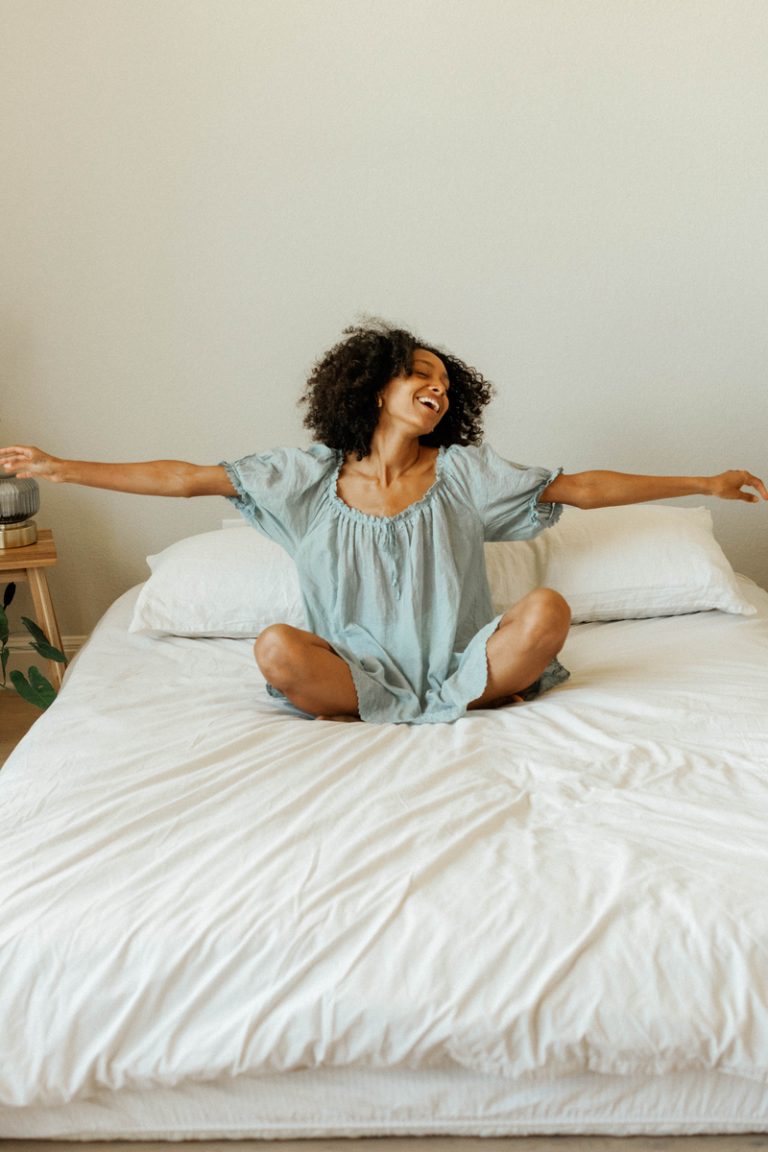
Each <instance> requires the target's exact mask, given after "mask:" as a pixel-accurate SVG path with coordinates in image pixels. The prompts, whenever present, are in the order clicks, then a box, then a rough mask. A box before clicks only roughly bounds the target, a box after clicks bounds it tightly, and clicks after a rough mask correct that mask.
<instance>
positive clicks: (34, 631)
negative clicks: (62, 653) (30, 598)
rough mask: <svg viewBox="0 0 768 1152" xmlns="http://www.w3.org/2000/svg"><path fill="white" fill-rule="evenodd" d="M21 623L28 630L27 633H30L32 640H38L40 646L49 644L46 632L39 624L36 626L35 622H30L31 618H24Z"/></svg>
mask: <svg viewBox="0 0 768 1152" xmlns="http://www.w3.org/2000/svg"><path fill="white" fill-rule="evenodd" d="M21 622H22V624H23V625H24V627H25V628H26V630H27V632H29V634H30V636H31V637H32V639H33V640H36V641H37V643H38V644H47V643H48V637H47V636H46V634H45V632H43V630H42V628H41V627H40V625H39V624H36V623H35V621H34V620H30V618H29V616H22V618H21Z"/></svg>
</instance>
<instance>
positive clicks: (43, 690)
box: [11, 664, 56, 712]
mask: <svg viewBox="0 0 768 1152" xmlns="http://www.w3.org/2000/svg"><path fill="white" fill-rule="evenodd" d="M11 683H12V684H13V686H14V688H15V689H16V691H17V692H18V694H19V696H21V697H22V699H24V700H26V701H27V702H28V703H29V704H34V706H35V707H36V708H40V709H41V711H43V712H44V711H45V709H46V708H48V707H50V705H51V704H53V702H54V700H55V699H56V689H55V688H54V687H53V685H52V684H51V683H50V681H49V680H46V678H45V676H43V674H42V672H41V671H40V669H39V668H36V667H35V665H34V664H33V665H32V667H31V668H30V669H29V679H27V678H26V677H25V676H24V674H23V673H22V672H19V670H18V669H14V671H13V672H11Z"/></svg>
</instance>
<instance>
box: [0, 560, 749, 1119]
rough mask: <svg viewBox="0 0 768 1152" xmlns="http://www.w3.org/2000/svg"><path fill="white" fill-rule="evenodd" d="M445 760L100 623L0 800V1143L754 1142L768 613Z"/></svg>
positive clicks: (621, 640) (529, 713) (568, 655)
mask: <svg viewBox="0 0 768 1152" xmlns="http://www.w3.org/2000/svg"><path fill="white" fill-rule="evenodd" d="M742 590H743V591H744V594H745V595H746V596H748V598H749V599H750V600H751V601H752V602H753V603H754V604H755V605H756V607H757V609H758V612H757V614H756V615H754V616H732V615H728V614H725V613H720V612H708V613H697V614H692V615H688V616H680V617H670V618H663V619H650V620H639V621H620V622H616V623H609V624H583V625H579V626H577V627H574V628H572V629H571V634H570V637H569V640H568V643H567V646H566V649H565V651H564V653H563V660H564V663H566V665H567V666H568V667H569V668H570V669H571V672H572V676H571V680H570V681H569V682H568V683H567V684H565V685H563V686H561V687H559V688H557V689H555V690H553V691H552V692H551V693H549V694H547V695H546V696H544V697H542V698H540V699H539V700H537V701H535V702H533V703H530V704H527V705H523V706H518V707H513V708H507V709H500V710H498V711H487V712H478V713H474V714H472V715H470V716H467V717H465V718H463V719H462V720H460V721H457V722H456V723H454V724H451V725H439V726H429V727H421V728H408V727H405V726H401V725H381V726H375V725H362V724H349V725H337V724H333V723H330V722H323V721H314V722H311V721H307V720H304V719H301V718H297V717H294V716H292V715H290V714H289V713H286V712H283V711H281V710H280V709H279V707H278V706H276V705H275V704H274V703H273V702H272V701H271V700H270V699H269V698H268V697H267V696H266V693H265V691H264V684H263V680H262V678H261V676H260V673H259V672H258V669H257V668H256V666H255V664H254V662H253V658H252V654H251V644H250V642H249V641H238V640H201V639H183V638H178V637H167V638H163V639H162V640H159V639H151V638H148V637H146V636H141V635H136V634H130V633H129V632H128V629H127V626H128V621H129V619H130V615H131V611H132V606H133V603H134V601H135V597H136V591H135V590H134V591H132V592H130V593H128V594H126V596H124V597H122V598H121V599H120V600H119V601H118V602H117V603H116V604H115V605H113V607H112V608H111V609H110V610H109V612H108V613H107V615H106V616H105V618H104V619H103V621H102V622H101V623H100V625H99V626H98V627H97V629H96V630H95V632H94V635H93V637H92V638H91V640H90V641H89V642H88V644H87V645H86V647H85V648H84V650H83V651H82V652H81V654H80V656H79V657H78V659H77V660H76V662H75V663H74V665H73V667H72V668H71V669H70V670H69V672H68V674H67V678H66V682H65V687H64V690H63V691H62V693H61V695H60V696H59V698H58V699H57V701H56V702H55V704H54V705H53V706H52V708H51V709H50V710H49V711H48V712H47V713H46V714H45V715H44V716H43V717H41V719H40V720H39V722H38V723H37V724H36V725H35V726H34V728H33V729H32V730H31V732H30V733H29V734H28V736H27V737H26V738H25V739H24V740H23V741H22V743H21V744H20V745H19V747H18V748H17V750H16V752H15V753H14V755H13V756H12V757H11V759H10V760H9V761H8V762H7V764H6V767H5V768H4V770H3V772H2V773H0V906H1V907H2V910H3V912H2V922H1V923H0V1037H2V1040H0V1045H1V1046H2V1056H3V1059H2V1063H1V1066H0V1136H4V1137H17V1138H19V1137H27V1138H32V1137H41V1138H53V1137H71V1138H81V1139H82V1138H87V1137H88V1136H91V1137H92V1138H94V1139H105V1138H110V1137H114V1138H119V1137H121V1136H122V1137H126V1138H128V1137H132V1136H134V1137H135V1136H143V1137H145V1138H158V1139H159V1138H168V1139H172V1138H179V1139H182V1138H190V1137H192V1136H204V1137H206V1138H215V1137H216V1136H230V1137H238V1138H246V1137H264V1138H272V1137H292V1136H310V1135H311V1136H334V1135H386V1134H399V1135H403V1134H406V1133H411V1134H414V1135H416V1134H438V1133H445V1134H478V1135H506V1134H509V1135H513V1134H522V1133H536V1132H563V1133H567V1132H582V1131H584V1132H589V1131H596V1132H607V1133H616V1134H628V1133H632V1132H672V1133H676V1132H679V1133H686V1132H707V1131H710V1132H713V1131H755V1130H761V1131H763V1130H768V1084H767V1083H766V1081H767V1080H768V910H767V909H766V901H765V876H766V875H768V868H767V865H768V848H766V837H765V832H764V830H765V827H766V820H767V818H768V755H767V753H768V707H766V704H767V703H768V659H767V658H766V657H767V656H768V595H766V593H764V592H762V591H761V590H760V589H757V588H756V587H754V586H753V585H750V584H749V583H748V582H742Z"/></svg>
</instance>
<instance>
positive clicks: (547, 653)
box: [469, 588, 571, 708]
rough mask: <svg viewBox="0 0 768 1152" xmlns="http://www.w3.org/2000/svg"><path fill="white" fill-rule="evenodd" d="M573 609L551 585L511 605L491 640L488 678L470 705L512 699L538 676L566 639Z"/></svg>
mask: <svg viewBox="0 0 768 1152" xmlns="http://www.w3.org/2000/svg"><path fill="white" fill-rule="evenodd" d="M570 622H571V613H570V609H569V607H568V605H567V603H566V602H565V600H564V599H563V597H562V596H561V595H560V593H559V592H554V591H553V590H552V589H551V588H537V589H536V591H535V592H530V593H529V594H528V595H527V596H524V597H523V599H522V600H520V601H518V603H517V604H515V605H514V606H513V607H512V608H510V609H509V610H508V611H507V612H505V613H504V615H503V616H502V618H501V623H500V624H499V627H498V628H497V629H496V631H495V632H494V634H493V635H492V636H491V638H490V639H489V641H488V645H487V654H488V681H487V683H486V685H485V691H484V692H483V694H482V696H479V697H478V698H477V700H473V701H472V703H471V704H470V705H469V707H470V708H494V707H496V708H498V707H499V706H500V705H502V704H506V703H511V702H512V701H513V700H514V698H515V696H516V694H517V693H519V692H524V691H525V689H526V688H528V687H529V686H530V685H531V684H533V683H534V681H536V680H538V678H539V676H541V674H542V672H543V671H544V669H545V668H546V667H547V665H548V664H549V663H550V661H551V660H553V659H554V657H555V656H556V655H557V653H558V652H559V651H560V649H561V648H562V646H563V644H564V643H565V638H566V636H567V635H568V628H569V626H570Z"/></svg>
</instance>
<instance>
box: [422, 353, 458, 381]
mask: <svg viewBox="0 0 768 1152" xmlns="http://www.w3.org/2000/svg"><path fill="white" fill-rule="evenodd" d="M413 363H414V364H426V365H427V367H428V368H434V364H433V363H432V361H431V360H425V359H424V357H423V356H414V358H413ZM440 379H441V380H444V381H445V383H446V384H448V385H449V386H450V383H451V381H450V378H449V376H448V373H447V372H441V373H440Z"/></svg>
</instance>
